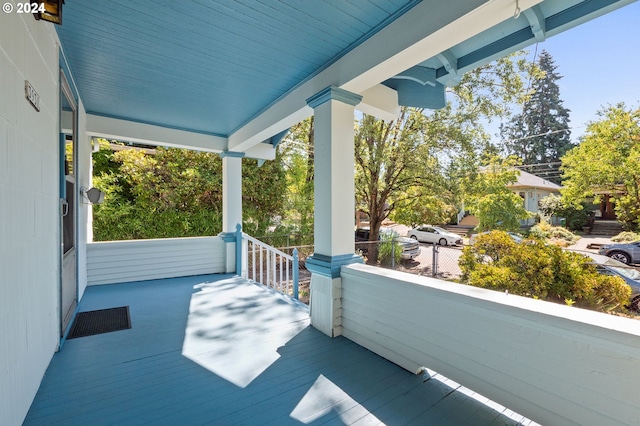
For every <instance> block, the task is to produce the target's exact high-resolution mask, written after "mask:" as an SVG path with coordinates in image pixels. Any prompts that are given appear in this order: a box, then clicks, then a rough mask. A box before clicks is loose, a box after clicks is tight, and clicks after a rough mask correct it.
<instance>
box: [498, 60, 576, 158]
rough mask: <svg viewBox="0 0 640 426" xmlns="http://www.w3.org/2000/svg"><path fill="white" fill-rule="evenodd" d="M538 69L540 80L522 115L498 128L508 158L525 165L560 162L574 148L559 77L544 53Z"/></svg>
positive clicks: (533, 88)
mask: <svg viewBox="0 0 640 426" xmlns="http://www.w3.org/2000/svg"><path fill="white" fill-rule="evenodd" d="M538 67H539V69H540V70H541V71H542V76H541V77H540V78H536V79H535V80H534V81H533V82H532V84H531V89H532V94H531V97H530V98H529V99H528V100H527V101H526V102H525V103H524V106H523V109H522V113H521V114H517V115H515V116H514V117H513V118H512V119H511V121H510V122H509V123H508V124H506V125H501V126H500V134H501V136H502V138H503V139H504V140H505V146H504V148H505V150H506V152H507V154H509V155H515V156H517V157H520V158H521V159H522V163H523V164H525V165H526V164H539V163H551V162H557V161H560V158H561V157H562V156H563V155H564V154H565V153H566V152H567V151H568V150H569V149H571V148H572V147H573V146H574V145H573V144H572V143H571V131H570V130H569V112H570V111H569V110H568V109H567V108H565V107H564V106H563V101H562V99H560V88H559V87H558V83H557V81H558V80H560V79H561V78H562V76H561V75H560V74H558V73H557V72H556V69H557V68H558V67H557V66H556V65H555V63H554V61H553V58H552V57H551V55H550V54H549V53H548V52H547V51H546V50H543V51H542V52H541V53H540V57H539V60H538Z"/></svg>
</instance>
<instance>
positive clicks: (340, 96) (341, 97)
mask: <svg viewBox="0 0 640 426" xmlns="http://www.w3.org/2000/svg"><path fill="white" fill-rule="evenodd" d="M328 101H340V102H342V103H344V104H347V105H351V106H356V105H358V104H359V103H360V101H362V96H360V95H357V94H355V93H351V92H349V91H347V90H344V89H341V88H339V87H334V86H329V87H327V88H325V89H323V90H321V91H320V92H318V93H316V94H315V95H313V96H311V97H310V98H309V99H307V105H309V106H310V107H311V108H313V109H315V108H316V107H318V106H320V105H322V104H324V103H325V102H328Z"/></svg>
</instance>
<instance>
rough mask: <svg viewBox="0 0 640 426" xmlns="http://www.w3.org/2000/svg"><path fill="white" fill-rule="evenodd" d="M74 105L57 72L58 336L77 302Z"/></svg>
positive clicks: (61, 74) (62, 331) (65, 82)
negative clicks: (58, 115) (58, 149)
mask: <svg viewBox="0 0 640 426" xmlns="http://www.w3.org/2000/svg"><path fill="white" fill-rule="evenodd" d="M75 125H76V104H75V100H74V98H73V95H72V92H71V89H70V88H69V84H68V83H67V80H66V78H65V77H64V74H63V73H62V72H61V73H60V151H61V152H60V159H61V161H60V248H61V265H60V271H61V273H60V275H61V276H60V336H63V335H64V332H65V330H66V329H67V327H68V326H69V322H70V321H71V319H72V318H73V313H74V312H75V310H76V306H77V305H78V284H77V282H78V280H77V277H76V269H77V268H76V264H77V261H76V232H77V231H76V229H77V225H76V210H77V209H76V204H77V200H76V175H77V167H76V157H77V154H76V151H77V149H76V137H75Z"/></svg>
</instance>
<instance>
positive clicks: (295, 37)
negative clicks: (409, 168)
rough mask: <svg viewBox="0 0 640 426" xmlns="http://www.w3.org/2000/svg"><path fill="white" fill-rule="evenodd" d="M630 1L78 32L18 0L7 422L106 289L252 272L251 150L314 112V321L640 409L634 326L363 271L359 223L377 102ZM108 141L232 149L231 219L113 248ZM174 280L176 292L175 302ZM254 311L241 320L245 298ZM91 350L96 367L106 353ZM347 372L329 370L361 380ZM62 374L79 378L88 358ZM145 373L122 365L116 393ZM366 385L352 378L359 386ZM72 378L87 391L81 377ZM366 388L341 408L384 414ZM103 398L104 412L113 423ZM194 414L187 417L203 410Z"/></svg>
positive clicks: (4, 230)
mask: <svg viewBox="0 0 640 426" xmlns="http://www.w3.org/2000/svg"><path fill="white" fill-rule="evenodd" d="M39 3H40V4H42V5H44V3H43V2H39ZM628 3H630V1H628V0H618V1H616V0H607V1H599V2H591V1H581V0H546V1H544V2H540V1H535V0H520V1H519V2H518V1H513V0H454V1H448V2H438V1H417V0H397V1H390V0H367V1H362V0H340V1H339V2H335V1H313V2H300V1H299V0H282V1H278V2H266V1H263V2H256V1H255V0H236V1H234V2H217V1H199V2H172V1H158V2H146V1H126V2H100V1H80V0H67V1H66V2H62V1H57V2H56V1H55V0H54V1H51V2H49V1H47V2H46V4H47V10H48V11H49V12H47V13H49V14H51V13H52V12H55V10H56V7H55V5H57V6H58V7H63V8H64V14H63V15H64V19H63V20H62V26H54V24H52V23H50V22H46V21H44V20H37V19H34V15H33V14H31V13H30V12H29V11H27V9H28V7H31V6H30V5H37V4H38V3H21V2H16V1H15V0H8V1H5V2H4V4H3V13H0V217H1V218H2V221H1V222H0V244H1V246H0V280H1V281H0V318H1V319H2V320H1V321H0V328H1V330H0V335H2V339H1V340H0V424H2V425H18V424H21V423H22V422H23V421H24V419H25V417H26V415H27V413H28V410H29V407H30V406H31V403H32V401H33V399H34V396H35V395H36V393H37V391H38V389H39V387H40V384H41V381H42V379H43V376H44V375H45V372H46V371H47V367H48V365H49V363H50V361H51V359H52V357H54V354H56V352H58V351H61V352H62V353H61V355H62V356H64V351H65V342H66V338H67V335H68V332H69V330H70V325H71V324H72V322H73V319H74V317H76V315H77V313H78V309H79V306H80V304H81V302H82V298H83V296H84V294H85V291H86V290H87V288H88V287H89V286H94V285H101V284H110V283H126V282H131V281H137V280H148V279H151V278H163V277H176V276H185V275H197V274H209V273H233V274H239V273H240V272H241V268H242V266H241V265H242V262H241V260H243V257H245V258H246V252H243V250H242V246H241V245H240V244H236V242H237V241H238V240H237V238H238V235H240V233H239V232H236V227H237V226H238V225H240V224H241V223H242V202H243V199H242V174H243V170H242V158H244V157H246V158H253V159H257V160H258V161H272V160H274V159H275V158H276V155H275V154H276V147H277V144H278V142H279V141H280V140H281V139H282V137H283V136H284V134H285V133H286V131H287V130H288V129H289V128H290V127H291V126H293V125H294V124H296V123H299V122H300V121H301V120H303V119H305V118H307V117H309V116H311V115H314V116H315V122H314V126H315V127H314V131H315V141H314V142H315V145H314V161H315V163H314V179H315V180H314V182H315V222H314V223H315V230H314V235H315V244H314V248H315V253H314V254H313V256H310V257H309V258H307V259H306V262H305V265H306V267H307V268H308V270H309V271H311V274H312V278H311V290H310V292H311V302H310V304H311V309H310V318H311V324H312V325H313V327H314V328H315V329H317V330H319V331H320V332H322V333H324V334H326V335H327V336H330V337H337V336H344V337H343V338H347V339H350V340H351V341H353V342H355V343H357V344H359V345H362V346H364V347H366V348H368V349H370V350H371V351H373V352H375V353H377V354H379V355H381V356H383V357H385V358H387V359H388V360H391V361H392V362H394V363H396V364H398V365H400V366H402V367H403V368H405V369H407V370H409V371H412V372H418V373H422V372H424V371H425V370H424V368H423V367H424V366H425V365H427V366H429V368H433V369H435V370H437V371H438V372H440V373H441V374H444V375H445V376H447V377H450V378H451V379H452V382H458V383H461V384H463V385H466V386H469V387H471V388H473V390H474V391H476V392H478V393H479V394H483V395H484V396H486V397H489V398H491V399H493V400H495V401H496V402H499V403H503V404H504V405H505V406H508V407H509V409H512V410H514V411H517V412H521V413H523V414H524V415H527V416H530V417H532V418H533V419H534V420H536V421H538V422H540V423H542V424H569V423H571V424H596V423H597V424H624V423H625V422H626V423H628V422H631V421H636V420H637V418H638V416H637V414H638V406H637V396H636V395H637V392H636V385H637V383H639V382H640V368H638V366H640V333H639V332H638V328H637V324H636V323H635V322H633V320H631V319H628V318H621V317H606V316H605V315H604V314H598V313H594V312H587V311H584V312H582V311H580V312H581V313H580V315H579V316H578V315H575V314H574V312H575V311H576V309H577V308H570V307H567V306H561V305H559V304H551V303H546V302H542V301H537V300H526V299H524V298H519V297H518V296H508V297H505V296H504V295H502V294H495V293H494V292H490V291H488V290H484V289H479V288H469V287H468V286H464V285H456V284H452V283H446V285H445V284H442V283H441V282H438V281H437V280H431V279H426V278H425V277H414V276H410V275H409V274H402V273H399V272H396V271H386V270H382V271H381V270H379V269H378V268H374V267H369V266H368V265H357V264H355V265H354V263H356V262H358V261H359V260H360V259H361V258H360V257H359V256H357V255H355V254H354V238H353V229H354V222H355V220H354V211H355V202H354V199H355V197H354V175H353V173H354V172H353V171H354V164H353V161H354V160H353V158H354V157H353V155H354V154H353V153H354V141H353V138H354V117H355V114H356V112H355V111H356V110H358V111H360V112H364V113H368V114H372V115H375V116H376V117H379V118H382V119H391V118H393V117H395V115H396V114H397V111H398V110H399V108H400V106H401V105H405V106H415V107H421V108H440V107H443V106H444V105H445V87H446V86H447V85H454V84H456V83H457V82H459V81H460V78H461V77H462V75H463V74H464V73H465V72H467V71H469V70H473V69H475V68H477V67H478V66H480V65H483V64H486V63H489V62H490V61H492V60H494V59H496V58H500V57H504V56H505V55H507V54H510V53H512V52H515V51H517V50H520V49H522V48H524V47H526V46H529V45H532V44H534V43H537V42H539V41H541V40H544V39H545V38H546V37H548V36H553V35H555V34H558V33H560V32H562V31H565V30H568V29H570V28H572V27H574V26H576V25H580V24H582V23H583V22H586V21H588V20H590V19H594V18H597V17H598V16H600V15H602V14H605V13H609V12H611V11H612V10H615V9H617V8H620V7H623V6H625V5H627V4H628ZM51 5H53V6H52V7H50V6H51ZM25 8H27V9H25ZM19 11H22V12H23V13H18V12H19ZM25 11H26V12H27V13H24V12H25ZM45 15H46V14H45ZM623 71H624V70H623ZM627 72H630V71H628V70H627ZM96 137H104V138H107V139H118V140H124V141H131V142H136V143H142V144H145V145H152V146H171V147H178V148H186V149H193V150H201V151H208V152H213V153H217V154H219V155H220V156H221V157H222V170H223V172H222V173H223V178H222V185H221V186H222V193H223V211H222V223H223V225H222V232H221V233H220V234H219V235H217V236H210V237H206V238H197V239H166V240H164V239H163V240H149V241H133V242H132V241H128V242H118V243H117V244H116V243H111V244H110V243H94V242H93V241H92V228H91V222H92V218H91V217H92V215H91V211H92V210H91V204H90V201H89V198H88V197H87V189H88V188H90V187H91V153H92V151H93V149H95V142H94V140H93V139H94V138H96ZM65 153H66V155H65ZM265 185H268V182H265ZM531 188H538V187H536V186H532V187H531ZM539 189H540V190H541V191H542V190H545V188H544V187H539ZM523 192H526V191H523ZM531 192H532V193H533V191H531ZM274 270H275V268H274ZM260 273H262V272H261V271H260ZM343 286H344V291H343ZM163 291H164V289H163V288H162V286H159V287H158V289H157V292H158V295H159V296H158V297H163ZM232 305H233V304H231V305H229V306H232ZM220 309H224V307H223V308H220ZM227 309H231V308H230V307H229V308H227ZM274 315H277V314H274ZM237 317H238V323H239V324H241V323H242V318H241V317H242V312H238V315H237ZM605 322H606V326H604V325H602V324H603V323H605ZM176 326H180V325H179V324H177V325H176ZM264 327H265V329H266V328H268V327H269V324H268V323H265V324H264ZM230 328H234V327H230ZM261 334H262V333H261ZM204 335H206V332H205V333H204ZM222 337H223V338H224V337H226V336H222ZM258 337H260V336H258ZM137 343H138V342H131V344H132V345H135V344H137ZM585 348H588V349H589V350H588V351H585ZM105 349H106V348H105ZM280 349H284V350H285V352H286V348H285V347H283V348H280ZM177 350H178V351H179V350H180V348H177ZM172 351H173V349H172ZM243 352H244V353H245V355H247V354H250V352H251V348H248V349H245V350H244V351H243ZM250 355H251V356H253V354H250ZM281 355H282V354H278V355H277V356H276V358H277V357H279V356H281ZM247 356H249V355H247ZM83 357H84V358H83ZM80 358H83V359H79V360H78V363H83V364H85V365H86V364H90V363H91V360H92V354H91V353H86V354H85V353H83V354H81V355H80ZM213 358H215V356H214V357H213ZM144 359H145V357H142V358H141V359H139V361H140V362H141V363H142V364H141V365H143V363H144V362H145V361H144ZM180 361H181V362H185V360H184V359H182V358H181V359H180ZM149 362H151V360H150V361H149ZM298 367H299V366H298ZM354 367H357V366H354ZM328 370H329V371H330V372H328V373H326V374H327V379H335V377H334V376H336V377H337V378H338V379H340V378H341V377H343V376H345V375H347V374H348V373H349V372H348V371H331V369H328ZM301 371H302V370H301ZM59 373H61V374H60V375H59V376H55V377H60V379H59V380H60V381H64V380H65V376H64V375H65V374H72V373H73V371H68V372H67V371H64V372H59ZM351 376H354V377H355V376H357V374H356V375H354V374H351ZM48 377H51V376H48ZM180 379H184V380H188V378H180ZM383 379H384V378H383ZM87 380H89V381H91V380H92V379H91V377H89V378H87ZM131 380H133V379H131ZM131 380H130V381H128V382H127V383H126V384H123V383H122V382H121V378H119V377H114V385H115V388H117V389H124V388H128V387H129V386H130V385H131V384H132V383H134V382H132V381H131ZM166 380H170V379H166ZM267 383H268V382H265V385H267ZM336 383H338V384H340V383H342V382H341V381H340V380H337V381H336ZM351 383H354V382H353V381H351V382H349V383H347V384H346V385H345V386H344V387H342V388H339V387H338V386H337V385H334V386H333V387H335V388H338V390H340V392H342V394H344V393H345V392H350V393H352V394H354V395H356V394H357V389H354V388H357V387H358V385H357V384H356V385H353V386H352V385H351ZM380 383H381V386H384V387H389V386H393V383H389V384H388V385H387V384H386V383H384V382H380ZM229 386H230V387H231V386H233V385H229ZM134 387H137V386H134ZM268 387H270V384H269V386H268ZM319 388H321V389H318V391H319V392H321V391H322V390H323V389H324V388H325V386H319ZM183 389H185V388H183ZM225 389H226V390H225V392H226V391H228V390H230V389H231V388H228V389H227V388H225ZM127 390H128V389H127ZM151 392H152V389H149V393H151ZM70 393H74V397H77V398H79V399H83V397H84V395H83V391H82V389H80V390H76V389H73V390H70ZM342 394H341V395H342ZM360 395H361V394H360ZM172 396H173V395H171V396H169V395H167V398H166V399H165V400H164V403H166V404H170V403H171V402H172V400H173V398H172ZM207 396H208V397H209V398H210V400H212V401H214V400H215V399H216V395H215V394H211V395H207ZM255 397H256V398H259V394H258V393H256V394H255ZM318 398H328V396H326V397H325V396H324V395H322V396H318ZM340 398H341V400H342V396H340ZM356 398H358V397H357V396H356ZM400 399H401V398H400ZM145 401H146V400H145V399H144V398H143V399H141V400H139V401H136V400H134V399H132V400H131V403H132V404H134V403H144V402H145ZM357 402H358V403H359V404H358V409H354V411H353V412H352V411H351V410H350V409H349V410H346V408H345V407H344V406H340V407H339V408H340V410H342V409H345V410H344V411H349V413H353V414H356V413H355V412H359V410H360V409H361V408H362V409H366V408H367V401H366V398H363V399H362V400H359V401H357ZM91 403H92V401H91V400H87V402H86V406H85V407H84V408H86V410H88V411H87V412H86V413H82V414H86V422H85V423H87V424H91V423H96V422H98V423H99V422H109V421H108V420H104V419H103V418H101V417H100V414H101V413H94V412H92V411H91ZM360 404H361V405H360ZM55 405H56V404H53V406H52V407H51V409H56V406H55ZM202 405H206V404H202ZM336 407H338V406H336ZM118 408H120V407H118ZM180 408H181V409H182V410H183V413H185V412H186V414H185V415H188V414H189V412H190V411H192V410H195V409H196V408H198V407H196V406H190V407H180ZM199 408H202V407H199ZM205 408H206V407H205ZM405 408H406V407H405ZM124 409H125V407H123V410H124ZM334 409H335V407H334ZM334 409H332V410H329V411H332V412H333V411H334ZM369 409H371V410H373V408H372V407H369ZM92 416H95V418H93V419H92V418H91V417H92ZM460 416H461V418H463V416H462V415H460ZM469 416H472V414H469ZM83 418H84V417H83ZM469 418H472V417H469ZM353 419H354V420H355V419H356V418H355V417H353ZM127 420H128V421H129V422H136V421H137V420H140V422H142V421H143V420H144V419H127ZM127 420H125V419H121V421H120V422H119V423H127ZM172 420H174V422H177V421H178V420H177V419H175V418H174V419H172ZM313 420H314V419H307V421H313ZM333 420H334V422H335V421H337V417H336V418H333ZM474 420H475V419H474ZM166 421H169V422H170V421H171V420H169V419H165V422H166ZM284 421H286V422H292V421H293V420H292V419H291V418H287V419H285V420H284ZM199 422H201V423H207V420H206V419H205V418H204V417H200V418H199ZM63 423H64V421H63ZM111 423H114V424H115V423H118V421H111ZM186 423H189V421H186Z"/></svg>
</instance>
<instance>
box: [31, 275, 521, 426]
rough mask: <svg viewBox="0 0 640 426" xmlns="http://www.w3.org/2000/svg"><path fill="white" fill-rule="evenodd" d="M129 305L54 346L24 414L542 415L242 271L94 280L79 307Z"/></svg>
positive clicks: (129, 421)
mask: <svg viewBox="0 0 640 426" xmlns="http://www.w3.org/2000/svg"><path fill="white" fill-rule="evenodd" d="M125 305H128V306H129V307H130V313H131V323H132V328H131V329H129V330H123V331H117V332H112V333H106V334H101V335H96V336H89V337H83V338H78V339H73V340H68V341H67V342H66V343H65V344H64V346H63V348H62V350H61V351H60V352H58V353H57V354H56V355H55V356H54V357H53V360H52V362H51V365H50V366H49V368H48V370H47V372H46V375H45V377H44V379H43V381H42V384H41V386H40V389H39V390H38V394H37V396H36V398H35V400H34V402H33V404H32V406H31V409H30V411H29V413H28V415H27V418H26V420H25V423H24V424H25V425H92V426H93V425H145V424H153V425H264V424H272V425H287V424H313V425H319V424H331V425H333V424H337V425H343V424H349V425H351V424H354V425H355V424H357V425H365V424H388V425H408V424H415V425H516V424H526V425H529V424H532V423H531V422H530V421H529V420H528V419H525V418H523V417H522V416H519V415H517V414H515V413H513V412H511V411H510V410H506V409H504V408H503V407H500V406H497V405H496V404H492V403H489V404H488V405H487V404H484V403H483V402H484V401H486V400H484V399H482V398H481V397H479V396H478V395H475V394H473V392H471V391H469V390H467V389H464V388H461V387H460V386H459V385H458V384H456V383H453V382H450V381H447V380H446V379H445V378H442V377H439V376H435V377H433V378H432V379H430V380H428V381H425V378H424V377H420V376H415V375H413V374H411V373H409V372H407V371H405V370H403V369H401V368H400V367H398V366H396V365H395V364H392V363H390V362H388V361H386V360H384V359H382V358H380V357H379V356H377V355H375V354H373V353H371V352H369V351H368V350H366V349H364V348H362V347H360V346H358V345H357V344H355V343H353V342H351V341H349V340H347V339H345V338H343V337H338V338H335V339H330V338H328V337H326V336H325V335H323V334H322V333H320V332H318V331H317V330H315V329H314V328H312V327H311V326H310V325H309V312H308V308H307V307H306V306H305V305H303V304H301V303H298V302H296V301H293V300H291V299H289V298H287V297H284V296H281V295H278V294H276V293H273V292H271V291H268V290H265V289H264V288H262V287H259V286H257V285H254V284H251V283H249V282H247V281H244V280H242V279H240V278H237V277H231V276H221V275H208V276H199V277H186V278H176V279H168V280H156V281H145V282H137V283H128V284H117V285H107V286H99V287H90V288H88V289H87V292H86V294H85V296H84V298H83V300H82V301H81V303H80V310H81V311H89V310H94V309H103V308H111V307H117V306H125Z"/></svg>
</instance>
